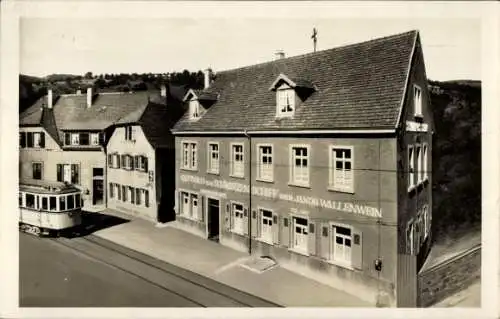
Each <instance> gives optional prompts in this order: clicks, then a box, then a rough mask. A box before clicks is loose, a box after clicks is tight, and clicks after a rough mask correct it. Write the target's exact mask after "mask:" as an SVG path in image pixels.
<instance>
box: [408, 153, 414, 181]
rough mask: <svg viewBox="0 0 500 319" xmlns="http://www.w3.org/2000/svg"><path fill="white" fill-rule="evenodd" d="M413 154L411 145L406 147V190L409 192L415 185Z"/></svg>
mask: <svg viewBox="0 0 500 319" xmlns="http://www.w3.org/2000/svg"><path fill="white" fill-rule="evenodd" d="M414 156H415V155H414V154H413V145H408V189H409V190H411V189H412V188H413V186H414V185H415V172H414V171H415V160H414Z"/></svg>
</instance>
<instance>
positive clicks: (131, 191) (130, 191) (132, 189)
mask: <svg viewBox="0 0 500 319" xmlns="http://www.w3.org/2000/svg"><path fill="white" fill-rule="evenodd" d="M128 193H129V197H130V202H131V203H132V204H135V191H134V188H133V187H131V186H129V187H128Z"/></svg>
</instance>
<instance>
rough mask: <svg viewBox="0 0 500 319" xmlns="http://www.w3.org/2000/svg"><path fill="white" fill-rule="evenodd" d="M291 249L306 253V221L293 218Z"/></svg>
mask: <svg viewBox="0 0 500 319" xmlns="http://www.w3.org/2000/svg"><path fill="white" fill-rule="evenodd" d="M292 226H293V232H292V235H293V238H292V248H293V249H295V250H298V251H301V252H307V219H305V218H300V217H293V225H292Z"/></svg>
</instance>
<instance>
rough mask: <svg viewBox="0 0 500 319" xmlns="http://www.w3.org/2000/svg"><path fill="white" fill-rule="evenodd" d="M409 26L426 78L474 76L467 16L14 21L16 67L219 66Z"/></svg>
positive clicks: (49, 70)
mask: <svg viewBox="0 0 500 319" xmlns="http://www.w3.org/2000/svg"><path fill="white" fill-rule="evenodd" d="M313 28H316V29H317V30H318V50H325V49H330V48H334V47H338V46H342V45H346V44H351V43H356V42H362V41H367V40H370V39H373V38H377V37H384V36H388V35H392V34H397V33H402V32H406V31H409V30H414V29H417V30H419V31H420V36H421V41H422V45H423V50H424V59H425V63H426V71H427V76H428V78H430V79H432V80H442V81H444V80H454V79H472V80H480V79H481V24H480V21H479V20H474V19H466V18H463V19H460V18H453V19H446V18H442V17H441V18H439V19H436V18H415V19H394V18H392V19H386V18H385V19H378V20H377V19H372V20H370V19H366V18H365V19H359V18H353V19H347V18H317V19H314V18H279V19H278V18H269V17H263V18H259V17H255V18H254V17H250V18H248V17H246V18H238V17H228V18H223V17H222V18H219V17H217V18H210V17H208V18H189V17H187V18H185V17H182V18H180V17H179V18H176V17H169V18H115V17H113V18H102V17H101V18H76V19H75V18H72V19H67V18H60V17H59V18H39V17H23V18H21V20H20V41H19V42H20V72H21V73H22V74H28V75H35V76H45V75H48V74H53V73H64V74H79V75H83V74H84V73H86V72H87V71H91V72H92V73H93V74H103V73H133V72H136V73H145V72H152V73H163V72H173V71H182V70H184V69H188V70H190V71H193V72H194V71H198V70H203V69H206V68H208V67H211V68H212V69H213V70H214V71H216V72H217V71H218V70H220V71H222V70H227V69H232V68H237V67H242V66H246V65H252V64H256V63H261V62H266V61H270V60H272V59H274V53H275V52H276V51H277V50H283V51H284V52H285V55H286V56H294V55H299V54H304V53H309V52H312V50H313V42H312V39H311V34H312V30H313Z"/></svg>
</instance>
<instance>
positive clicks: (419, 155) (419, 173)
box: [415, 145, 424, 183]
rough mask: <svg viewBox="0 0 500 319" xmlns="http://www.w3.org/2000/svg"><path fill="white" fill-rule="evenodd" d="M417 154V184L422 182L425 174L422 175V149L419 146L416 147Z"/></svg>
mask: <svg viewBox="0 0 500 319" xmlns="http://www.w3.org/2000/svg"><path fill="white" fill-rule="evenodd" d="M415 152H416V154H417V172H416V173H417V183H420V182H422V180H423V177H424V176H423V174H422V147H421V146H420V145H417V146H416V147H415Z"/></svg>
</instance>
